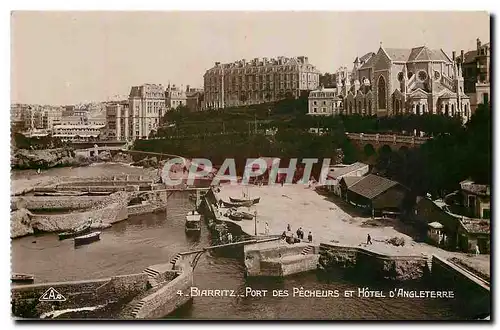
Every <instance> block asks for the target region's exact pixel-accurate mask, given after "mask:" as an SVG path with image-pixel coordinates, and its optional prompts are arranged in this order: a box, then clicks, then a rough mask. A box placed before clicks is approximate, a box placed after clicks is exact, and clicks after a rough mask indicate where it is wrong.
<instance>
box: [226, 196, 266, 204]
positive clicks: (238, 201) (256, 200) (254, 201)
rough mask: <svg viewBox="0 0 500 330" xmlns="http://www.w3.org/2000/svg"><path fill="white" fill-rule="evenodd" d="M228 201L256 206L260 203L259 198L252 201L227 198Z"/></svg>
mask: <svg viewBox="0 0 500 330" xmlns="http://www.w3.org/2000/svg"><path fill="white" fill-rule="evenodd" d="M229 200H230V201H231V202H232V203H245V202H251V203H252V204H257V203H258V202H260V197H257V198H253V199H240V198H232V197H229Z"/></svg>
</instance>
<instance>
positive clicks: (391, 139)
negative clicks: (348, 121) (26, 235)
mask: <svg viewBox="0 0 500 330" xmlns="http://www.w3.org/2000/svg"><path fill="white" fill-rule="evenodd" d="M346 135H347V138H348V139H350V140H359V141H367V142H368V141H374V142H377V143H394V144H396V143H406V144H412V145H413V144H416V145H421V144H424V143H425V142H426V141H428V140H429V139H431V138H429V137H418V136H407V135H396V134H393V135H391V134H364V133H346Z"/></svg>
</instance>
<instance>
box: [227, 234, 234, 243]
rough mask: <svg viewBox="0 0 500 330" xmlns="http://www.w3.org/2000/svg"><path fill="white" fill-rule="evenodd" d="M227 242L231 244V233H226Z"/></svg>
mask: <svg viewBox="0 0 500 330" xmlns="http://www.w3.org/2000/svg"><path fill="white" fill-rule="evenodd" d="M227 242H228V243H232V242H233V235H231V233H227Z"/></svg>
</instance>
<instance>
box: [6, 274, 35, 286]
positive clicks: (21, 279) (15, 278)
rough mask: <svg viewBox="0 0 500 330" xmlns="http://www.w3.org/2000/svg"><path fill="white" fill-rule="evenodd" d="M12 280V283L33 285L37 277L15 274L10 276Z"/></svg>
mask: <svg viewBox="0 0 500 330" xmlns="http://www.w3.org/2000/svg"><path fill="white" fill-rule="evenodd" d="M10 280H11V282H12V283H25V284H30V283H33V282H34V281H35V275H31V274H20V273H13V274H12V275H11V276H10Z"/></svg>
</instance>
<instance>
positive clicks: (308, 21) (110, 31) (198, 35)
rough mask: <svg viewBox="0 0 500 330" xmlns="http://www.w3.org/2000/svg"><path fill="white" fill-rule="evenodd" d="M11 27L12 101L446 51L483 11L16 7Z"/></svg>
mask: <svg viewBox="0 0 500 330" xmlns="http://www.w3.org/2000/svg"><path fill="white" fill-rule="evenodd" d="M11 26H12V30H11V31H12V32H11V33H12V34H11V35H12V40H11V42H12V48H11V49H12V58H11V60H12V62H11V63H12V68H11V69H12V72H11V77H12V79H11V81H12V90H11V96H12V102H21V103H38V104H54V105H55V104H73V103H78V102H89V101H105V100H107V99H108V98H113V97H115V96H117V95H122V96H124V97H125V96H127V95H128V93H129V91H130V86H132V85H140V84H143V83H158V84H160V83H161V84H163V85H165V86H166V85H167V84H168V83H169V82H170V83H172V84H174V83H175V84H178V85H180V84H183V85H184V86H185V85H187V84H189V85H191V86H195V87H203V74H204V73H205V71H206V70H207V69H209V68H210V67H212V66H213V64H214V62H216V61H220V62H233V61H236V60H239V59H243V58H245V59H253V58H255V57H269V58H270V57H275V56H280V55H283V56H288V57H290V56H301V55H304V56H308V57H309V61H310V62H311V63H312V64H314V65H316V67H317V68H318V69H319V70H320V71H322V72H334V71H335V70H336V69H337V68H338V67H339V66H342V65H346V66H348V67H349V68H351V67H352V62H353V60H354V58H355V57H356V56H358V55H363V54H365V53H367V52H369V51H374V52H376V51H377V50H378V48H379V45H380V43H381V42H382V44H383V46H384V47H387V48H411V47H418V46H421V45H424V44H425V45H427V46H428V47H429V48H443V50H444V51H445V52H447V53H448V54H451V52H452V50H456V51H457V53H459V52H460V50H461V49H464V50H465V51H467V50H472V49H475V48H476V38H478V37H479V38H480V39H481V40H482V42H483V43H484V42H488V41H489V40H490V31H489V29H490V22H489V16H488V13H486V12H204V13H201V12H15V13H13V14H12V20H11ZM450 56H451V55H450Z"/></svg>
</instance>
